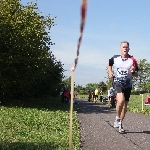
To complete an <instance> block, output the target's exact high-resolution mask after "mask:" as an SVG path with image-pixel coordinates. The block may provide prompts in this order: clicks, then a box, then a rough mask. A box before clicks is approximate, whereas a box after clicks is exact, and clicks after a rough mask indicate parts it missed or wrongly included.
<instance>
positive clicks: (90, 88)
mask: <svg viewBox="0 0 150 150" xmlns="http://www.w3.org/2000/svg"><path fill="white" fill-rule="evenodd" d="M96 87H98V84H97V83H88V84H86V85H85V89H86V91H89V90H90V91H94V90H95V89H96Z"/></svg>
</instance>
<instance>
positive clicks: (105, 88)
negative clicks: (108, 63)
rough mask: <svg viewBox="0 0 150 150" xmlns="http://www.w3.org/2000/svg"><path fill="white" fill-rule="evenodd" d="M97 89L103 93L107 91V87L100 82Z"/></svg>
mask: <svg viewBox="0 0 150 150" xmlns="http://www.w3.org/2000/svg"><path fill="white" fill-rule="evenodd" d="M98 87H99V88H100V89H101V90H102V91H103V92H105V91H106V90H107V85H106V84H105V83H104V82H103V81H101V82H100V83H99V84H98Z"/></svg>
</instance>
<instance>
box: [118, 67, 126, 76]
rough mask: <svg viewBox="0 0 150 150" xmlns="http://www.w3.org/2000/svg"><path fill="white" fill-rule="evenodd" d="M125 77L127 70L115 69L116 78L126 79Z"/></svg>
mask: <svg viewBox="0 0 150 150" xmlns="http://www.w3.org/2000/svg"><path fill="white" fill-rule="evenodd" d="M127 75H128V70H126V69H119V68H117V77H118V78H124V77H127Z"/></svg>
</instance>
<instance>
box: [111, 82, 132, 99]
mask: <svg viewBox="0 0 150 150" xmlns="http://www.w3.org/2000/svg"><path fill="white" fill-rule="evenodd" d="M114 88H115V93H124V97H125V101H129V98H130V94H131V89H132V88H123V87H122V86H121V85H115V87H114Z"/></svg>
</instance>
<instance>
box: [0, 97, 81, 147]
mask: <svg viewBox="0 0 150 150" xmlns="http://www.w3.org/2000/svg"><path fill="white" fill-rule="evenodd" d="M69 111H70V105H69V104H62V103H61V101H60V98H52V97H48V98H45V99H42V101H39V100H35V99H34V100H28V101H27V102H25V103H22V102H18V103H16V104H14V103H13V104H9V105H7V106H0V114H1V115H0V135H1V136H0V149H1V150H68V147H69V121H70V120H69ZM72 136H73V137H72V138H73V140H72V142H73V149H74V150H79V149H80V134H79V124H78V120H77V115H76V111H74V113H73V135H72Z"/></svg>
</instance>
